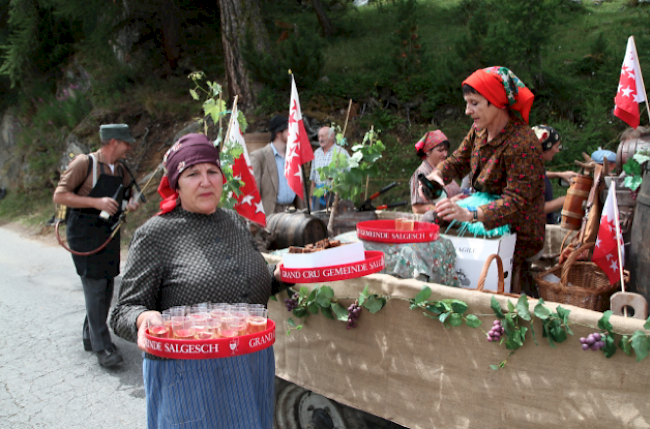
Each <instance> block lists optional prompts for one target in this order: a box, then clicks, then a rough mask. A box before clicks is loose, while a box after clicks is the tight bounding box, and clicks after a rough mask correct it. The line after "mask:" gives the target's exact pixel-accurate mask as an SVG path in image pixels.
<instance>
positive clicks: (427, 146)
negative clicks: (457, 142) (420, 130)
mask: <svg viewBox="0 0 650 429" xmlns="http://www.w3.org/2000/svg"><path fill="white" fill-rule="evenodd" d="M415 150H416V154H417V156H418V157H419V158H420V159H421V160H422V164H420V166H419V167H418V168H417V170H415V173H413V176H411V180H410V181H409V185H410V186H411V209H412V210H413V213H415V214H424V213H426V212H427V211H429V210H433V209H434V207H435V203H434V202H430V201H426V200H424V199H423V198H422V197H421V196H420V195H419V187H420V182H419V181H418V174H420V173H422V174H424V175H425V176H426V175H428V174H430V173H431V172H432V171H433V170H434V169H435V168H436V167H437V166H438V164H440V162H442V161H444V160H445V159H446V158H447V152H448V151H449V140H447V136H445V135H444V133H443V132H442V131H440V130H435V131H429V132H428V133H426V134H425V135H424V136H423V137H422V138H421V139H420V140H419V141H418V142H417V143H416V144H415ZM445 193H446V194H447V197H448V198H451V197H453V196H454V195H457V194H459V193H460V187H459V186H458V184H457V183H456V182H455V181H453V180H452V181H451V182H450V183H449V184H448V185H447V186H445Z"/></svg>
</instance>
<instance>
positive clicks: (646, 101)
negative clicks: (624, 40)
mask: <svg viewBox="0 0 650 429" xmlns="http://www.w3.org/2000/svg"><path fill="white" fill-rule="evenodd" d="M630 37H631V38H632V49H634V58H636V63H637V64H638V66H639V79H640V80H641V88H643V95H644V98H645V107H646V111H647V112H648V119H650V104H648V93H647V92H646V90H645V84H644V83H643V73H642V72H641V61H640V60H639V54H638V52H637V51H636V42H634V36H630Z"/></svg>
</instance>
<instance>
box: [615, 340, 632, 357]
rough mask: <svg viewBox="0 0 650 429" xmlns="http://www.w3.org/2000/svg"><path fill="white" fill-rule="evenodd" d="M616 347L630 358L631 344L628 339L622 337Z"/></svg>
mask: <svg viewBox="0 0 650 429" xmlns="http://www.w3.org/2000/svg"><path fill="white" fill-rule="evenodd" d="M618 346H619V347H620V348H621V349H623V353H625V354H626V355H628V356H632V343H631V342H630V337H628V336H627V335H623V336H622V337H621V341H619V342H618Z"/></svg>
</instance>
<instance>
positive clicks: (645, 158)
mask: <svg viewBox="0 0 650 429" xmlns="http://www.w3.org/2000/svg"><path fill="white" fill-rule="evenodd" d="M646 153H647V152H646ZM632 159H634V160H635V161H636V162H638V163H639V164H640V165H641V164H643V163H644V162H648V161H650V157H649V156H647V155H644V154H642V153H639V152H637V153H635V154H634V156H633V157H632Z"/></svg>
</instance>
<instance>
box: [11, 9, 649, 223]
mask: <svg viewBox="0 0 650 429" xmlns="http://www.w3.org/2000/svg"><path fill="white" fill-rule="evenodd" d="M239 1H241V2H243V3H245V2H246V1H249V0H239ZM118 3H120V4H121V3H122V2H116V3H115V4H113V3H112V2H108V4H109V5H110V6H105V5H106V4H107V3H106V2H103V1H99V0H87V1H84V2H81V1H79V0H33V1H31V0H30V1H27V0H0V47H1V49H2V54H3V56H2V59H1V60H0V61H1V62H0V75H1V78H0V96H1V102H0V108H1V109H2V110H4V111H7V112H11V113H13V114H14V115H16V116H18V118H19V120H20V123H21V126H22V130H23V131H22V133H21V135H20V142H21V143H20V150H21V157H22V158H21V161H24V162H25V165H27V166H28V167H27V170H28V172H29V175H28V177H27V176H26V177H25V179H24V180H22V181H21V182H20V184H19V186H18V187H17V188H16V189H13V190H12V192H10V196H9V197H7V198H6V199H5V200H3V201H0V217H5V218H6V217H15V216H18V215H25V214H26V213H33V212H35V211H36V212H41V213H47V215H46V214H42V215H40V216H37V217H36V219H37V220H38V221H40V220H42V219H45V218H47V217H49V215H50V214H51V210H52V209H51V207H52V205H51V203H49V198H50V196H51V192H52V191H53V187H54V185H55V184H56V181H57V179H58V172H57V168H58V165H57V164H58V160H59V158H60V156H61V154H62V153H63V151H64V149H65V140H66V138H67V136H68V135H69V134H70V133H71V132H73V131H74V132H75V134H77V135H78V136H79V137H80V138H82V139H84V140H85V141H87V142H88V143H90V144H91V145H97V144H98V143H99V142H98V136H97V132H96V131H97V128H98V126H99V124H100V123H101V122H106V121H109V120H110V121H124V122H127V123H129V124H131V125H132V126H137V127H136V131H137V132H138V133H139V136H140V137H142V136H143V134H144V132H145V131H144V130H145V129H149V130H150V131H152V134H149V136H148V137H147V140H148V141H150V144H149V146H148V147H147V149H146V153H138V154H136V157H137V158H138V164H141V165H140V168H139V171H138V174H140V175H144V174H145V173H147V170H146V168H148V167H149V166H150V165H152V163H151V162H146V161H145V162H141V161H142V159H143V157H144V158H145V159H147V158H150V157H151V158H156V159H159V158H160V157H161V156H162V155H161V152H160V147H161V146H163V145H166V144H169V143H171V139H172V138H173V135H174V134H175V132H177V131H178V130H179V127H181V126H182V125H183V124H187V122H188V121H190V120H192V118H194V117H196V116H199V114H200V111H201V106H200V104H198V103H197V102H195V101H193V100H192V99H191V97H190V96H189V93H188V90H189V88H190V87H191V81H190V80H189V79H187V74H189V73H190V72H192V71H196V70H203V71H204V72H205V73H206V75H207V77H208V78H209V79H211V80H217V81H219V82H221V83H222V84H223V85H224V87H225V86H226V79H225V73H226V68H225V66H224V58H223V55H224V54H223V52H224V43H228V42H225V41H223V40H222V34H221V25H220V11H219V5H218V3H219V2H214V4H213V5H211V6H210V5H197V4H196V3H195V2H191V1H189V0H146V1H141V2H133V3H129V4H128V6H129V8H128V10H125V9H124V7H123V5H127V3H126V2H124V4H123V5H122V6H120V5H118ZM314 3H315V2H314ZM320 3H321V4H322V5H323V7H324V8H325V13H326V14H327V17H328V19H329V21H330V24H331V27H330V31H329V35H327V36H326V37H324V36H322V34H323V33H324V29H323V27H322V26H321V25H320V24H319V20H318V17H317V15H316V14H315V13H314V8H313V5H312V2H311V1H296V0H291V1H290V0H273V1H272V0H260V1H259V5H260V9H261V17H262V20H263V27H264V28H263V29H264V30H265V31H266V33H267V34H268V39H269V40H270V45H269V46H270V48H269V49H268V51H267V53H266V54H259V52H256V51H255V49H254V46H253V42H252V40H251V37H250V32H249V33H247V35H246V37H243V38H242V39H241V40H240V45H241V48H242V49H241V51H242V53H243V58H244V60H245V63H246V67H247V69H248V71H249V73H250V78H251V79H252V81H253V82H254V83H253V88H254V89H255V94H256V100H255V106H254V107H253V108H251V109H249V111H247V112H246V115H247V117H248V122H249V124H250V128H249V131H265V130H266V124H267V122H268V119H269V118H270V116H271V115H273V114H276V113H285V114H286V113H287V110H288V101H289V82H290V81H289V76H288V73H287V71H288V69H292V71H293V72H294V74H295V76H296V81H297V84H298V89H299V92H300V97H301V103H302V105H303V113H304V114H306V115H307V116H308V117H309V118H311V119H312V120H313V121H314V123H316V124H323V123H327V122H330V121H334V122H336V123H337V124H339V125H341V126H342V124H343V123H344V121H345V113H346V110H347V107H348V101H349V100H350V99H352V101H353V107H352V112H351V119H350V125H349V127H348V130H349V132H348V135H347V137H348V140H349V141H358V140H359V139H360V138H361V136H363V133H365V132H366V131H367V130H368V129H369V128H370V127H371V126H374V128H375V129H377V130H381V132H382V134H381V139H382V141H383V142H384V144H385V145H386V151H385V153H384V157H383V158H382V160H381V161H380V168H381V171H382V173H381V174H380V175H379V176H378V177H373V178H372V180H371V182H370V191H371V192H372V191H373V190H376V189H379V188H381V187H383V186H385V185H386V184H387V183H388V182H390V181H393V180H397V181H400V182H401V183H402V186H401V187H400V188H398V189H395V190H393V191H391V192H390V193H387V194H386V196H385V199H384V201H383V202H392V201H397V200H401V199H408V189H407V184H406V181H407V180H408V178H409V177H410V175H411V173H412V171H413V170H414V169H415V168H416V167H417V165H418V164H419V160H418V159H417V158H416V157H415V155H414V150H413V144H414V143H415V141H416V140H417V139H418V138H419V137H421V136H422V135H423V134H424V132H426V131H428V130H431V129H436V128H440V129H442V130H443V131H444V132H445V133H446V134H447V136H448V137H449V138H450V140H451V141H452V147H455V146H457V145H458V144H459V143H460V141H461V140H462V138H463V137H464V135H465V133H466V132H467V130H468V129H469V126H470V124H471V122H470V121H469V120H468V119H467V118H466V117H465V116H464V104H463V99H462V96H461V92H460V82H461V81H462V79H464V78H465V77H466V76H468V75H469V74H470V73H471V72H473V71H474V70H475V69H477V68H480V67H486V66H491V65H504V66H507V67H509V68H511V69H512V70H513V71H514V72H515V73H516V74H517V75H518V76H519V77H520V78H521V79H522V80H523V81H524V82H525V83H526V84H527V85H528V86H529V88H531V90H532V91H533V92H534V93H535V95H536V101H535V104H534V106H533V110H532V112H531V119H530V122H531V125H534V124H537V123H547V124H550V125H552V126H554V127H556V128H557V129H558V130H559V131H560V133H561V134H562V136H563V143H564V146H565V147H566V148H567V150H565V151H564V152H562V153H560V154H559V155H558V156H556V158H555V159H554V163H553V164H552V165H551V166H550V168H551V169H556V168H562V169H566V168H571V166H572V161H573V160H574V159H576V158H578V157H579V154H580V152H582V151H585V152H588V153H591V152H592V151H593V150H595V149H596V148H597V147H599V146H602V147H604V148H609V149H611V150H616V145H617V144H618V136H619V135H620V133H621V132H622V131H623V130H624V129H625V127H626V126H625V124H624V123H623V122H622V121H620V120H619V119H618V118H616V117H614V116H613V115H612V113H611V112H612V108H613V98H614V95H615V92H616V88H617V85H618V76H619V73H620V68H621V63H622V61H623V56H624V52H625V46H626V41H627V38H628V37H629V36H630V35H634V36H635V38H636V45H637V49H638V54H639V58H640V63H641V67H642V68H645V73H644V77H645V81H646V82H648V81H650V74H649V73H650V72H649V71H648V70H650V26H649V25H648V23H649V22H650V4H648V3H647V2H641V3H639V2H638V1H636V0H606V1H598V2H594V1H591V0H589V1H583V2H582V4H579V3H575V2H573V1H570V0H487V1H482V0H419V1H416V0H375V1H369V2H368V4H367V5H365V6H362V7H355V6H354V5H353V2H352V1H349V0H322V1H321V2H320ZM169 7H171V8H172V10H173V11H175V14H174V15H173V17H172V18H173V20H175V21H174V22H177V24H178V27H177V28H178V29H180V36H179V37H178V49H179V51H178V52H179V53H178V55H176V57H175V59H174V61H173V63H172V62H170V61H169V52H168V51H166V50H165V45H164V43H163V42H164V40H163V39H164V38H165V37H168V35H167V36H166V33H165V29H166V27H165V25H166V24H165V23H166V22H167V21H166V20H169V16H168V14H167V15H166V13H165V11H166V10H167V9H166V8H169ZM125 34H126V35H129V37H130V38H129V39H128V40H129V41H128V43H126V42H125V40H126V39H125V37H126V36H125ZM232 95H233V94H229V96H232ZM642 109H643V110H642V124H645V123H647V122H648V119H647V112H645V108H644V107H642ZM154 129H155V130H154ZM136 137H138V136H137V135H136ZM151 142H153V143H151ZM152 162H153V161H152ZM2 174H3V172H0V175H2ZM11 195H13V197H12V196H11ZM25 196H29V198H25ZM380 202H381V201H380ZM154 209H155V208H154ZM152 210H153V209H152Z"/></svg>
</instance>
